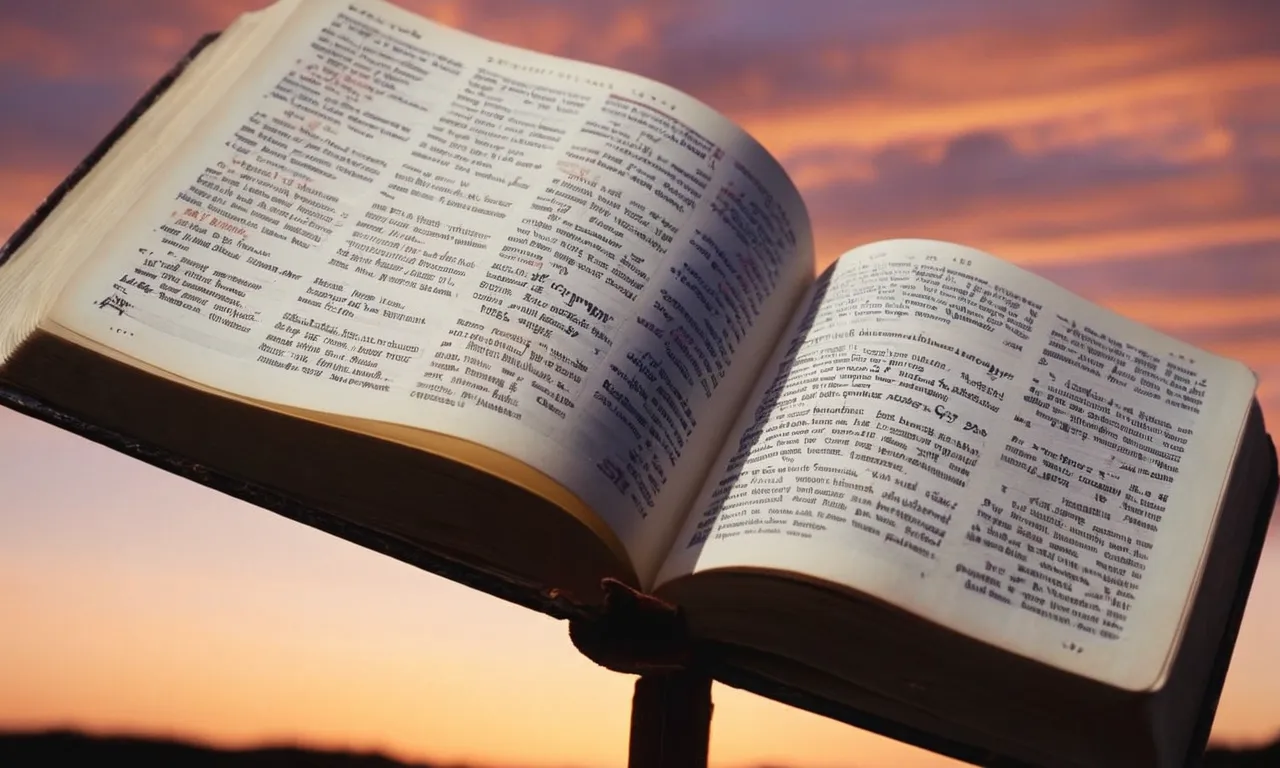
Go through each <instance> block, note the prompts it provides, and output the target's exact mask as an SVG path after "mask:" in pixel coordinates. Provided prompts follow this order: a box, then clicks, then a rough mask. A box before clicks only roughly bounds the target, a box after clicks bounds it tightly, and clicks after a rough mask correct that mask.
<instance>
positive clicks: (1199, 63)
mask: <svg viewBox="0 0 1280 768" xmlns="http://www.w3.org/2000/svg"><path fill="white" fill-rule="evenodd" d="M402 4H403V5H405V6H406V7H409V8H411V9H413V10H416V11H418V12H420V13H422V14H423V15H426V16H429V17H432V18H435V19H437V20H439V21H442V22H445V23H448V24H450V25H454V26H457V27H460V28H463V29H466V30H468V31H471V32H475V33H478V34H481V35H484V36H487V37H492V38H494V39H498V40H502V41H504V42H509V43H515V44H519V45H523V46H527V47H530V48H535V49H538V50H542V51H546V52H550V53H555V54H561V55H566V56H570V57H574V58H580V59H586V60H589V61H593V62H597V63H602V64H607V65H611V66H617V67H620V68H624V69H628V70H631V71H634V72H638V73H640V74H644V75H647V76H650V77H653V78H656V79H659V80H662V81H664V82H667V83H669V84H671V85H673V86H676V87H678V88H681V89H683V90H685V91H688V92H689V93H691V94H693V95H695V96H697V97H699V98H701V99H702V100H704V101H706V102H708V103H710V104H711V105H712V106H714V107H716V108H718V109H719V110H721V111H723V112H725V113H726V114H728V115H729V116H730V117H732V118H733V119H735V120H736V121H738V122H739V123H740V124H741V125H743V126H744V127H745V128H746V129H747V130H748V131H750V132H751V133H752V134H754V135H755V136H756V137H757V138H758V139H759V140H760V141H761V142H762V143H763V144H764V145H765V146H766V147H767V148H768V149H769V150H770V151H772V152H773V153H774V154H775V155H776V156H777V157H778V158H779V159H780V160H781V161H782V163H783V165H784V166H785V167H786V168H787V170H788V171H789V172H790V173H791V175H792V177H793V178H794V179H795V181H796V182H797V184H798V185H799V186H800V188H801V190H802V191H803V193H804V197H805V199H806V201H807V203H808V205H809V208H810V211H811V213H812V215H813V218H814V222H815V225H816V228H817V241H818V248H819V255H820V260H821V261H822V262H823V263H824V264H825V263H826V262H829V261H830V260H831V259H832V258H834V257H835V256H837V255H838V254H839V253H840V252H842V251H844V250H846V249H848V248H850V247H852V246H854V245H857V244H860V243H864V242H868V241H870V240H874V239H879V238H884V237H894V236H911V237H933V238H939V239H944V240H952V241H959V242H963V243H965V244H968V245H973V246H977V247H980V248H983V249H986V250H989V251H991V252H993V253H996V254H998V255H1000V256H1003V257H1005V258H1008V259H1010V260H1013V261H1015V262H1018V263H1021V264H1024V265H1026V266H1028V267H1030V268H1031V269H1034V270H1035V271H1037V272H1039V273H1041V274H1043V275H1045V276H1047V277H1049V278H1050V279H1052V280H1054V281H1056V282H1059V283H1061V284H1063V285H1065V286H1067V287H1069V288H1071V289H1073V290H1075V291H1077V292H1078V293H1081V294H1083V295H1085V296H1086V297H1088V298H1090V299H1093V300H1095V301H1098V302H1099V303H1102V304H1105V305H1107V306H1109V307H1112V308H1114V309H1116V310H1118V311H1120V312H1122V313H1124V314H1126V315H1128V316H1130V317H1133V318H1135V319H1137V320H1139V321H1142V322H1145V323H1148V324H1150V325H1153V326H1155V327H1157V328H1160V329H1163V330H1165V331H1167V332H1169V333H1172V334H1174V335H1176V336H1179V337H1181V338H1184V339H1186V340H1188V341H1190V342H1192V343H1194V344H1197V345H1200V346H1203V347H1206V348H1208V349H1210V350H1212V351H1214V352H1218V353H1221V354H1224V355H1228V356H1231V357H1235V358H1237V359H1240V360H1243V361H1244V362H1245V363H1247V364H1248V365H1249V366H1250V367H1251V368H1253V370H1254V371H1256V372H1257V373H1258V375H1259V377H1260V380H1261V390H1260V399H1261V400H1262V403H1263V409H1264V413H1265V414H1266V415H1267V417H1268V419H1269V420H1270V421H1271V423H1272V429H1273V431H1274V430H1276V428H1277V425H1280V3H1276V2H1274V0H1218V1H1217V2H1168V0H1077V1H1076V2H1071V3H1063V2H1048V1H1047V0H1046V1H1044V2H1030V1H1019V0H895V1H893V2H890V1H889V0H880V1H879V2H875V1H874V0H831V2H819V1H817V0H812V1H810V0H789V2H785V3H783V2H776V1H775V2H768V1H766V0H645V1H644V2H640V1H639V0H637V1H635V2H620V1H619V2H613V1H609V2H606V1H605V0H578V1H576V2H571V1H570V0H561V1H558V2H557V1H553V0H544V1H542V2H535V1H533V0H525V1H523V2H520V1H517V0H457V1H456V2H446V1H444V0H440V1H434V2H413V1H410V0H406V1H405V2H403V3H402ZM261 5H263V2H262V0H219V1H217V2H214V1H213V0H203V1H201V0H101V1H97V2H91V1H90V0H83V2H72V1H71V0H0V239H3V237H4V236H5V235H7V233H9V232H10V231H11V230H12V229H13V228H15V227H16V226H17V225H18V223H19V222H20V221H21V220H22V219H23V218H24V217H25V215H26V214H27V213H29V212H30V211H31V209H33V208H34V207H35V206H36V205H37V203H38V202H39V201H40V199H41V198H42V196H43V195H44V194H45V193H47V192H48V191H49V190H51V189H52V188H53V187H54V186H55V185H56V184H57V182H58V181H59V180H60V179H61V178H62V177H63V176H64V175H65V174H66V173H67V172H68V171H69V170H70V169H71V167H72V166H73V165H74V163H75V162H76V161H77V160H78V159H79V158H80V157H81V156H83V155H84V154H85V153H86V152H87V151H88V150H89V149H90V148H91V147H92V145H93V144H94V143H95V141H96V140H97V139H98V138H99V137H100V136H101V135H102V134H103V133H104V132H105V131H106V130H107V129H108V128H109V127H110V126H111V125H112V124H113V123H114V122H115V121H116V120H117V119H118V118H119V117H120V116H121V115H122V114H123V113H124V112H125V110H127V109H128V107H129V106H130V105H131V104H132V103H133V101H134V100H135V99H136V98H137V97H138V96H139V95H140V94H141V93H142V92H143V90H144V89H145V88H146V87H147V86H148V85H150V84H151V83H152V82H153V81H154V80H155V79H156V78H157V77H158V76H159V75H160V74H161V73H162V72H163V71H164V70H165V69H167V68H168V67H169V66H170V65H171V64H172V62H174V61H175V60H176V59H178V58H179V57H180V56H181V54H182V53H183V52H184V51H185V50H186V49H187V48H188V47H189V46H190V45H191V44H192V43H193V42H194V41H195V40H196V38H197V37H198V35H199V34H200V33H202V32H205V31H209V30H215V29H219V28H222V27H223V26H225V25H226V24H227V23H228V22H229V21H231V19H232V18H234V16H235V15H236V14H237V13H239V12H240V11H243V10H247V9H251V8H256V7H260V6H261ZM1272 538H1273V542H1272V546H1271V548H1270V549H1269V551H1268V552H1267V553H1266V554H1264V558H1263V564H1262V567H1261V570H1260V572H1259V576H1258V580H1257V582H1256V585H1255V589H1254V597H1253V599H1252V601H1251V603H1250V609H1249V611H1248V613H1247V615H1246V619H1245V623H1244V626H1243V629H1242V635H1241V640H1240V643H1239V645H1238V647H1237V652H1236V657H1235V662H1234V664H1233V666H1232V668H1231V674H1230V676H1229V678H1228V682H1227V689H1226V692H1225V694H1224V698H1223V702H1222V705H1221V708H1220V710H1219V717H1218V721H1217V723H1216V725H1215V738H1216V739H1218V740H1219V741H1226V742H1232V743H1237V744H1247V743H1257V742H1261V741H1264V740H1269V739H1270V738H1272V737H1273V736H1276V735H1277V734H1280V665H1277V664H1276V655H1275V654H1276V649H1280V537H1277V536H1273V537H1272ZM441 616H450V617H453V618H452V620H451V621H449V622H447V623H446V622H443V621H441V620H440V617H441ZM631 685H632V679H630V678H626V677H623V676H619V675H615V674H612V673H610V672H606V671H603V670H600V669H598V668H596V667H594V666H593V665H592V664H591V663H590V662H589V661H586V660H585V659H583V658H581V657H580V656H578V655H577V654H576V652H575V651H574V650H573V649H572V647H571V646H570V645H569V642H568V638H567V632H566V627H565V626H564V625H563V624H560V623H557V622H555V621H552V620H551V619H548V618H546V617H542V616H540V615H536V614H532V613H529V612H526V611H524V610H522V609H519V608H515V607H512V606H509V605H507V604H505V603H502V602H500V601H498V600H496V599H494V598H490V597H488V596H485V595H482V594H478V593H473V592H470V591H468V590H466V589H464V588H462V587H459V586H456V585H454V584H451V583H449V582H447V581H444V580H442V579H440V578H437V577H435V576H431V575H428V574H424V573H422V572H419V571H416V570H414V569H412V568H410V567H408V566H405V565H402V564H400V563H398V562H395V561H392V560H389V559H385V558H382V557H380V556H377V555H375V554H372V553H370V552H366V551H364V550H361V549H359V548H357V547H355V546H353V545H350V544H347V543H345V542H342V541H340V540H337V539H334V538H332V537H329V536H327V535H325V534H321V533H319V532H316V531H314V530H311V529H308V528H305V527H303V526H301V525H298V524H295V523H292V522H290V521H288V520H285V519H283V518H279V517H276V516H275V515H272V514H270V513H268V512H264V511H262V510H260V509H256V508H253V507H250V506H248V505H245V504H241V503H238V502H235V501H232V500H230V499H228V498H225V497H223V496H220V495H218V494H215V493H213V492H210V491H208V490H206V489H203V488H200V487H198V486H195V485H193V484H190V483H188V482H185V481H182V480H179V479H177V478H174V477H171V476H168V475H166V474H164V473H162V472H160V471H158V470H153V469H151V468H149V467H146V466H143V465H141V464H139V463H136V462H134V461H132V460H129V459H127V458H125V457H122V456H119V455H116V454H114V453H112V452H110V451H107V450H105V449H102V448H99V447H97V446H94V445H91V444H88V443H87V442H85V441H82V440H80V439H78V438H75V437H73V436H71V435H68V434H64V433H61V432H59V431H57V430H55V429H53V428H52V427H48V426H45V425H42V424H38V423H36V422H34V421H32V420H29V419H26V418H23V417H19V416H17V415H16V414H13V413H11V412H8V411H3V410H0V729H7V728H27V727H32V728H34V727H47V726H53V725H69V726H75V727H82V728H87V729H91V730H95V731H102V732H122V731H127V732H132V733H139V732H143V733H152V734H166V735H177V736H184V737H194V738H200V739H206V740H211V741H214V742H216V743H220V744H237V745H240V744H256V743H260V742H263V741H277V742H278V741H289V742H294V741H297V742H302V743H306V744H313V745H319V746H326V747H352V748H362V749H364V748H376V749H383V750H386V751H389V752H391V753H393V754H396V755H398V756H401V757H406V758H413V759H419V760H438V761H459V762H460V761H467V762H471V763H474V764H485V765H509V766H552V765H560V766H588V765H592V766H621V765H624V764H625V762H626V738H627V718H628V713H629V702H630V695H631ZM715 701H716V713H715V722H714V725H713V739H712V748H711V758H712V763H713V764H714V765H716V766H741V767H742V768H746V766H753V765H764V764H772V765H789V766H797V767H799V766H812V767H815V768H816V767H820V766H879V765H892V766H941V765H950V764H951V763H950V762H949V761H946V760H942V759H940V758H936V757H933V756H930V755H928V754H926V753H924V752H921V751H919V750H915V749H912V748H909V747H905V746H902V745H898V744H895V743H894V742H891V741H889V740H887V739H883V738H880V737H876V736H872V735H869V734H865V733H862V732H859V731H857V730H855V729H853V728H850V727H848V726H844V725H840V724H837V723H833V722H830V721H826V720H823V719H821V718H818V717H816V716H812V715H807V714H804V713H801V712H796V711H792V710H788V709H787V708H785V707H783V706H781V705H777V704H774V703H771V702H768V701H765V700H762V699H759V698H756V697H754V696H750V695H747V694H743V693H740V692H737V691H733V690H729V689H726V688H723V687H718V688H717V689H716V691H715Z"/></svg>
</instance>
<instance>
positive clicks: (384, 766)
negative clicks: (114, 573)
mask: <svg viewBox="0 0 1280 768" xmlns="http://www.w3.org/2000/svg"><path fill="white" fill-rule="evenodd" d="M620 748H621V747H620ZM855 759H856V758H855ZM51 765H56V766H67V767H68V768H73V767H75V766H95V768H96V766H99V765H127V766H131V768H170V766H181V768H432V767H431V766H429V765H427V764H426V763H405V762H401V761H399V760H394V759H392V758H390V757H387V756H385V755H380V754H358V753H353V752H325V751H320V750H312V749H305V748H301V747H262V748H258V749H218V748H216V747H206V746H201V745H198V744H190V743H185V742H180V741H170V740H165V739H150V738H141V737H133V736H88V735H85V734H81V733H75V732H73V731H48V732H44V733H8V734H6V733H0V766H4V768H27V767H28V766H41V768H43V767H44V766H51ZM1202 765H1203V768H1277V767H1278V766H1280V739H1277V740H1276V741H1275V742H1273V743H1271V744H1269V745H1267V746H1265V747H1259V748H1257V749H1223V748H1217V747H1215V748H1212V749H1210V750H1209V751H1208V752H1207V753H1206V754H1205V758H1204V763H1203V764H1202Z"/></svg>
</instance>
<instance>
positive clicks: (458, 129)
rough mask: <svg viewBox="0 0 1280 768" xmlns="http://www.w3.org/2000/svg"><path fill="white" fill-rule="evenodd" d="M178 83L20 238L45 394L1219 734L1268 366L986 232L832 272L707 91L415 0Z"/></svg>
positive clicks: (1025, 726)
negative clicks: (438, 11)
mask: <svg viewBox="0 0 1280 768" xmlns="http://www.w3.org/2000/svg"><path fill="white" fill-rule="evenodd" d="M163 86H164V87H163V88H158V89H157V90H156V92H155V93H153V94H151V95H150V96H149V97H148V98H147V99H145V100H144V103H143V104H141V105H140V106H139V109H137V110H135V114H133V115H131V116H130V118H129V119H128V120H127V121H126V123H125V124H123V125H122V126H121V128H120V129H119V130H118V131H117V132H116V134H114V135H113V136H111V137H109V140H108V141H107V142H104V144H103V146H102V147H101V148H100V151H98V152H96V153H95V155H94V156H93V157H91V159H90V161H88V162H86V163H85V165H84V167H82V169H81V170H80V171H79V172H77V174H76V176H75V177H74V178H73V179H70V180H69V181H68V182H67V183H66V184H65V185H64V187H63V188H62V189H60V190H59V191H58V193H56V194H55V195H54V196H53V197H51V198H50V200H49V201H48V202H47V203H46V205H45V206H43V208H42V209H41V211H39V212H38V213H37V215H36V216H35V217H33V219H32V221H31V222H29V224H28V225H26V226H24V227H23V229H22V230H20V231H19V233H18V235H17V236H15V237H14V238H13V240H11V242H10V243H9V244H8V245H7V246H6V247H5V248H4V250H3V251H0V399H2V400H3V402H5V403H6V404H7V405H9V406H11V407H14V408H17V409H19V410H22V411H23V412H26V413H30V414H33V415H36V416H38V417H40V418H44V419H46V420H48V421H51V422H53V423H56V424H59V425H61V426H64V427H66V428H69V429H74V430H76V431H79V432H81V433H82V434H85V435H87V436H89V437H90V438H92V439H95V440H98V441H100V442H103V443H106V444H108V445H111V446H113V447H115V448H118V449H120V450H124V451H127V452H129V453H131V454H132V455H135V456H138V457H140V458H143V459H144V460H147V461H151V462H152V463H155V464H158V465H160V466H163V467H166V468H168V469H170V470H172V471H175V472H180V473H182V474H184V475H186V476H188V477H191V478H193V479H195V480H197V481H198V482H202V483H205V484H208V485H210V486H212V487H215V488H218V489H220V490H223V491H226V492H228V493H232V494H234V495H237V496H239V497H241V498H245V499H248V500H250V501H253V502H255V503H258V504H260V505H262V506H264V507H267V508H270V509H274V510H276V511H279V512H282V513H284V514H287V515H290V516H292V517H294V518H296V519H299V520H301V521H303V522H306V523H309V524H311V525H315V526H318V527H321V528H323V529H325V530H329V531H331V532H333V533H336V534H337V535H340V536H343V537H345V538H348V539H350V540H352V541H355V542H357V543H360V544H363V545H365V546H370V547H374V548H378V549H380V550H382V551H385V552H387V553H389V554H392V555H394V556H396V557H400V558H402V559H405V560H408V561H410V562H414V563H417V564H419V565H421V566H423V567H424V568H428V569H430V570H433V571H435V572H437V573H442V574H444V575H446V576H448V577H450V578H454V579H456V580H459V581H462V582H464V583H468V584H471V585H473V586H476V587H478V588H480V589H484V590H486V591H488V592H491V593H494V594H497V595H499V596H501V597H504V598H507V599H510V600H514V601H516V602H519V603H521V604H524V605H527V606H530V607H533V608H536V609H538V610H543V611H546V612H548V613H551V614H553V615H557V616H561V617H565V618H582V617H590V616H593V615H598V614H599V612H600V611H602V610H604V609H605V607H606V600H605V596H606V594H607V592H606V591H605V590H604V589H603V588H602V584H619V585H624V586H625V587H626V588H627V589H629V590H632V591H633V592H635V593H643V594H644V595H648V596H650V597H651V598H653V599H655V600H658V601H662V602H663V603H664V604H668V605H670V606H673V607H674V609H675V610H676V611H677V612H678V616H679V620H680V626H681V627H682V632H684V633H686V635H687V637H688V640H689V643H690V644H691V647H692V648H694V649H695V651H694V652H693V653H694V655H695V656H698V657H699V658H703V659H710V661H709V662H708V663H709V664H710V667H711V668H712V669H713V670H715V671H716V675H717V677H719V678H721V679H725V680H727V681H728V682H730V683H733V684H742V685H745V686H747V687H752V688H754V689H756V690H760V691H762V692H765V693H766V694H767V695H772V694H771V693H770V692H772V691H777V690H786V691H790V692H792V693H791V694H789V695H781V696H778V697H779V698H782V699H784V700H791V701H798V702H800V703H801V704H802V705H806V706H807V704H805V702H806V701H817V702H825V704H821V705H814V706H812V708H814V709H817V710H820V711H821V710H823V709H824V707H828V708H829V707H835V708H845V710H847V711H850V712H862V713H867V714H868V715H869V716H871V717H874V718H878V719H879V720H880V721H882V722H885V723H895V724H900V725H901V726H902V727H903V728H906V729H910V730H911V731H912V732H915V733H922V734H930V735H931V736H932V737H935V738H937V739H939V740H942V741H944V742H946V743H954V744H960V745H968V746H969V747H971V748H973V749H976V750H981V751H982V754H992V755H1000V756H1004V757H1006V758H1008V759H1010V760H1015V761H1022V762H1029V763H1034V764H1038V765H1055V766H1056V765H1061V766H1076V765H1079V766H1084V765H1088V766H1101V765H1124V766H1132V765H1180V764H1182V763H1183V762H1184V761H1185V759H1186V758H1187V756H1188V755H1189V754H1194V753H1195V752H1196V751H1197V750H1198V749H1201V748H1203V743H1204V738H1205V737H1206V735H1207V731H1206V728H1207V723H1206V722H1205V719H1204V718H1205V712H1206V707H1207V711H1208V712H1209V716H1210V717H1211V714H1212V702H1213V700H1214V699H1215V697H1216V695H1217V691H1218V689H1219V688H1220V686H1221V679H1222V674H1223V668H1222V664H1223V660H1224V658H1225V657H1226V656H1229V654H1230V646H1231V642H1232V639H1233V637H1234V631H1235V626H1236V625H1237V624H1238V622H1239V612H1240V607H1241V603H1240V596H1241V595H1242V594H1244V593H1246V592H1247V589H1248V582H1249V580H1250V579H1251V573H1252V567H1253V563H1254V562H1256V556H1257V547H1258V545H1259V541H1260V537H1261V535H1262V533H1261V531H1262V530H1265V525H1266V521H1267V519H1268V517H1269V515H1270V512H1271V507H1272V504H1273V502H1274V497H1275V492H1276V488H1275V486H1276V461H1275V453H1274V450H1273V448H1272V445H1271V441H1270V439H1269V437H1268V436H1267V433H1266V429H1265V425H1264V423H1263V419H1262V415H1261V411H1260V409H1259V406H1258V403H1257V400H1256V398H1255V389H1256V384H1257V381H1256V377H1255V376H1254V374H1253V373H1252V372H1250V371H1249V370H1248V369H1247V368H1246V367H1245V366H1244V365H1242V364H1240V363H1238V362H1234V361H1231V360H1227V359H1224V358H1220V357H1217V356H1215V355H1213V354H1210V353H1208V352H1205V351H1203V350H1200V349H1196V348H1193V347H1192V346H1189V345H1187V344H1185V343H1182V342H1180V341H1178V340H1176V339H1173V338H1170V337H1168V336H1165V335H1163V334H1161V333H1158V332H1156V331H1154V330H1152V329H1149V328H1146V327H1143V326H1141V325H1139V324H1136V323H1134V322H1131V321H1129V320H1126V319H1124V318H1122V317H1120V316H1118V315H1116V314H1114V313H1112V312H1110V311H1108V310H1105V309H1103V308H1101V307H1098V306H1096V305H1094V304H1091V303H1090V302H1088V301H1086V300H1085V299H1083V298H1081V297H1078V296H1076V295H1073V294H1071V293H1069V292H1067V291H1066V290H1063V289H1061V288H1059V287H1057V286H1055V285H1053V284H1051V283H1049V282H1048V281H1046V280H1044V279H1042V278H1039V277H1037V276H1035V275H1033V274H1031V273H1029V272H1027V271H1024V270H1022V269H1020V268H1018V267H1016V266H1014V265H1013V264H1011V263H1009V262H1006V261H1003V260H1001V259H999V258H997V257H995V256H991V255H988V254H986V253H983V252H981V251H978V250H976V249H973V248H969V247H965V246H962V245H957V244H951V243H944V242H939V241H933V240H918V239H901V240H892V241H884V242H877V243H870V244H864V245H858V246H857V247H853V248H852V249H851V250H849V251H847V252H846V253H844V254H843V255H842V256H840V257H839V258H838V259H837V260H836V261H835V262H834V263H833V264H831V265H830V266H829V267H827V268H825V269H824V270H822V271H820V272H819V271H818V270H817V269H816V268H815V254H814V247H813V233H812V230H811V227H810V225H809V221H808V216H807V214H806V210H805V206H804V203H803V201H802V199H801V196H800V194H799V192H798V191H797V189H796V188H795V186H794V185H793V184H792V183H791V181H790V180H789V179H788V177H787V175H786V173H785V172H784V171H783V169H782V167H781V166H780V165H779V163H778V162H777V161H776V160H775V159H774V158H772V157H771V156H770V155H769V154H768V153H767V152H766V151H765V149H764V148H762V147H761V146H760V145H759V144H758V143H756V142H755V141H754V140H753V139H752V138H751V137H750V136H749V135H748V134H746V133H745V132H744V131H743V130H741V129H740V128H738V127H737V126H735V125H734V124H733V123H732V122H730V121H729V120H728V119H726V118H724V117H723V116H721V115H720V114H718V113H717V112H715V111H714V110H713V109H711V108H710V107H708V106H706V105H704V104H702V103H700V102H698V101H696V100H694V99H692V98H690V97H688V96H687V95H685V94H682V93H680V92H679V91H677V90H675V89H672V88H670V87H667V86H664V85H662V84H659V83H656V82H653V81H650V80H646V79H643V78H640V77H638V76H635V75H631V74H628V73H625V72H621V71H616V70H612V69H607V68H603V67H599V66H595V65H590V64H585V63H580V62H573V61H568V60H564V59H560V58H556V57H552V56H547V55H543V54H539V53H536V52H532V51H527V50H522V49H518V48H513V47H510V46H505V45H501V44H498V43H494V42H490V41H486V40H483V39H480V38H477V37H473V36H471V35H467V34H465V33H462V32H458V31H455V30H451V29H449V28H446V27H443V26H439V25H437V24H434V23H432V22H430V21H428V20H426V19H423V18H421V17H418V16H416V15H414V14H411V13H409V12H407V11H405V10H403V9H400V8H398V7H396V6H394V5H391V4H388V3H385V2H382V1H381V0H352V1H350V2H337V1H336V0H323V1H317V2H301V0H279V2H277V3H275V4H274V5H272V6H270V7H269V8H267V9H264V10H262V11H258V12H256V13H251V14H247V15H245V16H242V17H241V18H240V19H239V20H238V21H236V22H235V23H234V24H233V25H232V26H231V27H229V28H228V29H227V30H225V31H224V32H222V33H221V34H220V35H218V36H217V38H216V40H214V41H212V42H210V43H209V44H208V45H206V46H204V47H203V48H201V49H200V50H199V52H198V53H196V54H195V55H193V56H192V57H191V59H190V60H189V61H188V62H186V63H185V64H184V66H182V67H181V68H180V69H179V70H177V71H175V73H174V75H173V76H172V77H171V78H169V79H168V80H167V81H166V82H165V83H163ZM850 213H851V215H857V212H856V211H851V212H850ZM1011 255H1012V254H1011ZM815 273H817V274H816V276H815ZM0 439H3V437H0ZM1224 654H1225V656H1224ZM744 681H745V682H744ZM1206 702H1208V703H1207V704H1206ZM842 711H843V710H842ZM889 730H892V729H891V728H890V729H889ZM966 754H973V753H966Z"/></svg>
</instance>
